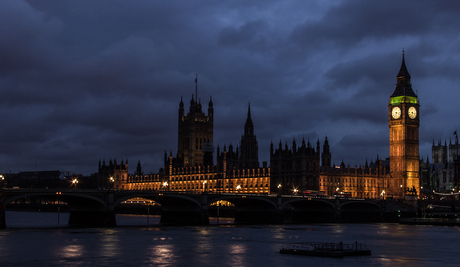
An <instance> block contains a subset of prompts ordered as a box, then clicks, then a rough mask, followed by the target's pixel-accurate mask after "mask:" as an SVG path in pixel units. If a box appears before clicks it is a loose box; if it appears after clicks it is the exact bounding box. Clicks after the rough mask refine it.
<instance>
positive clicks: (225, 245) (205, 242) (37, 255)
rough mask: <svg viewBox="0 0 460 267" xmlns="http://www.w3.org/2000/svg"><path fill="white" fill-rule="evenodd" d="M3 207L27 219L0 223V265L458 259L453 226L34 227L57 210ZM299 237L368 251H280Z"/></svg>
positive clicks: (139, 221) (142, 221) (427, 262)
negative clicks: (340, 254) (333, 255)
mask: <svg viewBox="0 0 460 267" xmlns="http://www.w3.org/2000/svg"><path fill="white" fill-rule="evenodd" d="M10 215H11V214H10V213H8V214H7V225H14V224H16V225H27V228H18V227H16V228H8V229H6V230H2V231H0V266H1V267H5V266H7V267H8V266H14V267H17V266H34V267H35V266H47V267H48V266H85V265H88V266H216V265H217V266H219V267H224V266H306V265H310V266H404V267H410V266H453V265H455V264H457V263H458V262H459V261H460V253H458V248H457V246H456V245H455V244H456V243H457V242H458V236H459V234H460V227H433V226H410V225H398V224H311V225H267V226H231V227H229V226H228V225H222V226H216V225H212V226H207V227H160V226H146V222H147V220H146V218H145V217H142V216H121V217H120V216H118V217H117V221H118V222H122V223H123V224H124V225H136V226H135V227H126V226H125V227H116V228H50V227H48V228H41V229H36V228H35V227H40V226H42V225H44V224H45V225H46V223H47V222H52V223H54V224H56V223H57V221H56V214H48V215H49V217H47V214H46V213H27V212H26V213H20V214H13V216H10ZM149 219H150V220H152V219H153V218H152V217H151V218H149ZM157 219H159V218H157ZM15 220H17V221H15ZM24 222H27V224H25V223H24ZM150 222H152V221H150ZM130 223H132V224H130ZM61 226H62V225H61ZM306 241H313V242H315V241H317V242H340V241H343V242H346V243H351V242H355V241H358V242H362V243H366V244H367V246H368V247H369V248H370V249H371V250H372V255H371V256H366V257H351V258H344V259H330V258H317V257H300V256H294V255H285V254H280V253H279V249H280V248H281V247H282V246H284V245H285V244H286V243H289V242H306Z"/></svg>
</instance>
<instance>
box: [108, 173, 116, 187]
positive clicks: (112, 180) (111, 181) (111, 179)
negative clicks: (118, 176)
mask: <svg viewBox="0 0 460 267" xmlns="http://www.w3.org/2000/svg"><path fill="white" fill-rule="evenodd" d="M109 181H110V183H111V184H112V186H111V187H112V189H113V188H114V183H115V179H113V176H110V178H109Z"/></svg>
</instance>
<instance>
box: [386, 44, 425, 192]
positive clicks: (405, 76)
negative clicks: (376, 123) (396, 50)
mask: <svg viewBox="0 0 460 267" xmlns="http://www.w3.org/2000/svg"><path fill="white" fill-rule="evenodd" d="M410 79H411V77H410V75H409V71H407V68H406V63H405V60H404V51H403V58H402V63H401V68H400V70H399V73H398V75H397V76H396V88H395V90H394V92H393V94H392V95H391V97H390V101H389V104H388V124H389V128H390V177H391V179H390V181H389V183H388V184H387V185H386V187H387V188H388V192H387V194H392V195H394V196H399V197H404V196H405V195H406V194H408V193H411V194H419V193H420V178H419V158H420V157H419V127H420V114H419V107H420V104H419V101H418V97H417V95H416V94H415V93H414V91H413V90H412V84H411V82H410Z"/></svg>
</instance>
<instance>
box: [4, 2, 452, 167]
mask: <svg viewBox="0 0 460 267" xmlns="http://www.w3.org/2000/svg"><path fill="white" fill-rule="evenodd" d="M459 11H460V4H459V3H456V2H454V3H451V2H444V1H425V2H422V3H420V2H419V1H405V2H403V3H401V2H400V1H393V0H390V1H383V2H373V1H372V2H371V1H364V0H361V1H357V0H355V1H342V2H340V1H319V0H318V1H282V2H280V1H224V2H221V1H206V0H203V1H193V2H190V3H188V2H185V3H184V2H183V1H136V2H132V1H113V0H112V1H108V0H107V1H97V2H94V1H59V2H48V1H23V0H17V1H3V2H0V36H2V37H1V41H0V58H1V60H0V116H1V118H2V119H1V122H2V124H1V125H2V127H0V147H1V149H0V172H8V171H12V172H17V171H29V170H54V169H58V170H61V171H69V172H73V173H83V174H90V173H93V172H96V171H97V163H98V161H99V160H100V159H106V160H109V159H110V158H117V159H118V160H121V159H128V160H129V162H130V166H131V167H130V172H131V171H132V170H134V166H135V164H136V163H137V161H138V160H140V161H141V163H142V166H143V168H144V171H146V172H157V171H158V169H159V168H160V167H162V159H163V153H164V151H172V152H173V153H174V154H175V153H176V151H177V116H178V107H179V102H180V99H181V97H183V98H184V102H185V103H186V108H188V101H189V100H190V99H191V97H192V94H194V93H195V83H194V79H195V75H196V74H197V73H198V97H199V98H200V99H201V101H202V103H203V104H204V106H206V105H207V103H208V101H209V98H210V97H211V96H212V99H213V102H214V109H215V126H214V141H215V142H214V143H215V144H214V146H215V147H217V145H219V146H221V147H222V146H223V145H224V144H226V145H229V144H230V143H232V144H234V145H235V144H237V143H238V142H239V140H240V138H241V135H242V133H243V125H244V121H245V118H246V112H247V107H248V103H249V102H250V103H251V113H252V116H253V122H254V124H255V132H256V134H257V137H258V141H259V155H260V161H269V147H270V143H271V142H273V143H274V144H275V145H277V144H278V143H279V142H280V140H281V142H282V143H283V144H284V143H286V142H287V143H288V144H289V145H290V144H291V143H292V141H293V139H294V138H295V139H296V140H301V139H302V138H305V139H306V140H307V139H308V140H310V142H314V143H316V141H317V140H318V139H319V140H320V142H321V144H322V143H323V141H324V138H325V137H326V136H327V137H328V140H329V143H330V146H331V151H332V156H333V161H334V162H335V163H337V164H338V163H340V162H341V161H342V160H343V161H344V162H345V163H350V164H351V165H355V164H357V165H360V164H364V162H365V161H366V159H368V160H370V159H375V157H376V156H377V154H379V155H380V156H381V157H383V158H385V157H388V155H389V151H388V143H389V141H388V117H387V116H388V111H387V109H388V107H387V105H388V99H389V96H390V94H391V92H392V91H393V90H394V85H395V82H396V74H397V72H398V70H399V67H400V64H401V52H402V49H403V48H404V49H405V53H406V64H407V67H408V69H409V72H410V74H411V76H412V84H413V88H414V90H417V91H418V94H419V98H420V102H421V110H420V111H421V126H420V154H421V156H423V157H425V158H426V156H430V155H431V144H432V142H433V140H438V139H443V140H445V139H447V142H449V138H451V137H453V135H452V133H453V132H454V131H455V130H457V128H458V126H459V125H458V121H456V119H455V114H458V111H459V110H458V108H457V107H458V105H457V103H456V102H457V99H459V98H460V95H459V94H460V93H459V92H458V90H457V84H458V83H459V77H460V76H459V75H458V73H459V72H460V70H459V68H460V67H459V66H460V64H459V61H460V51H459V50H460V48H459V47H460V46H459V45H458V43H459V37H458V36H459V35H458V30H457V27H456V25H459V24H460V17H459V16H458V14H459ZM297 143H299V142H297Z"/></svg>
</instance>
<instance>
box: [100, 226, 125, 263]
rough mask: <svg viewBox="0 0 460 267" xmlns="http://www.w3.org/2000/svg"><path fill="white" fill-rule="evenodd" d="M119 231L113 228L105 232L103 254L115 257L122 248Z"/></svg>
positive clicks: (102, 244)
mask: <svg viewBox="0 0 460 267" xmlns="http://www.w3.org/2000/svg"><path fill="white" fill-rule="evenodd" d="M117 233H118V231H116V230H113V229H106V230H104V232H103V235H102V239H101V256H103V257H115V256H116V255H117V254H118V253H119V250H120V247H119V246H120V240H119V235H117Z"/></svg>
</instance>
